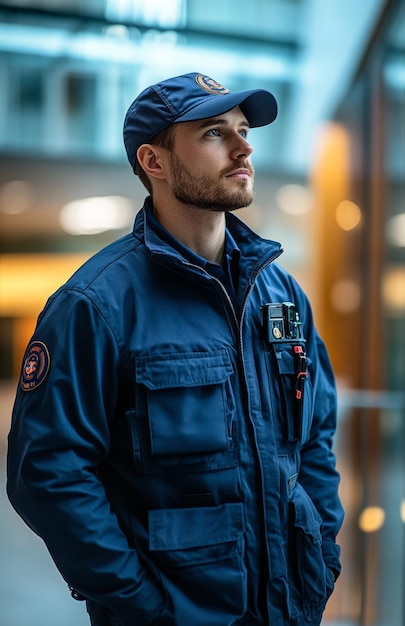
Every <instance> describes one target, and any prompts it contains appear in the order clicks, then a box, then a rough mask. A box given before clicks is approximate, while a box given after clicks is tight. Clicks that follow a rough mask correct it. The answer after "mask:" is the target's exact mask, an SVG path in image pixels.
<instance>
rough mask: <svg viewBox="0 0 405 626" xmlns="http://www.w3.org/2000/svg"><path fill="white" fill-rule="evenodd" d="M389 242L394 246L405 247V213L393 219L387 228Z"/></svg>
mask: <svg viewBox="0 0 405 626" xmlns="http://www.w3.org/2000/svg"><path fill="white" fill-rule="evenodd" d="M386 234H387V240H388V242H389V243H390V244H391V245H392V246H396V247H398V248H403V247H405V213H400V214H399V215H394V216H393V217H391V218H390V219H389V220H388V222H387V226H386Z"/></svg>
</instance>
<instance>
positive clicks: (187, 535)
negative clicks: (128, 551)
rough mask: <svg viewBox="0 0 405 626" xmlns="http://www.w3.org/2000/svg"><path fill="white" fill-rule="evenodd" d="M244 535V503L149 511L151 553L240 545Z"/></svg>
mask: <svg viewBox="0 0 405 626" xmlns="http://www.w3.org/2000/svg"><path fill="white" fill-rule="evenodd" d="M243 531H244V517H243V504H242V503H241V502H231V503H228V504H222V505H221V506H212V507H195V508H187V509H152V510H151V511H149V547H150V550H179V549H182V548H196V547H201V546H210V545H215V544H221V543H226V542H228V541H236V540H237V539H238V538H239V537H240V536H241V534H242V533H243Z"/></svg>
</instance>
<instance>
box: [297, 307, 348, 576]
mask: <svg viewBox="0 0 405 626" xmlns="http://www.w3.org/2000/svg"><path fill="white" fill-rule="evenodd" d="M307 311H308V320H309V324H307V325H306V330H305V333H306V338H307V353H308V356H309V359H310V362H311V365H310V371H311V378H312V382H313V387H314V416H313V422H312V428H311V434H310V439H309V441H308V442H307V443H306V444H305V446H304V447H303V448H302V450H301V467H300V473H299V481H300V483H301V485H302V486H303V487H304V489H305V490H306V492H307V493H308V495H309V496H310V498H311V500H312V501H313V503H314V505H315V506H316V508H317V510H318V512H319V513H320V516H321V518H322V539H323V541H322V550H323V555H324V559H325V563H326V564H327V566H328V567H329V568H330V569H331V570H333V572H334V574H335V576H337V575H338V574H339V572H340V569H341V566H340V561H339V555H340V548H339V546H338V545H337V544H336V537H337V534H338V532H339V530H340V527H341V525H342V522H343V508H342V505H341V502H340V498H339V494H338V489H339V482H340V476H339V473H338V472H337V470H336V458H335V454H334V450H333V443H334V436H335V432H336V415H337V395H336V388H335V379H334V374H333V371H332V367H331V364H330V360H329V357H328V354H327V350H326V347H325V344H324V342H323V341H322V339H321V338H320V337H319V335H318V333H317V331H316V329H315V327H314V324H313V320H312V315H311V311H310V308H309V305H308V307H307Z"/></svg>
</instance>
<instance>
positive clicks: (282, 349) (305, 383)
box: [267, 343, 314, 453]
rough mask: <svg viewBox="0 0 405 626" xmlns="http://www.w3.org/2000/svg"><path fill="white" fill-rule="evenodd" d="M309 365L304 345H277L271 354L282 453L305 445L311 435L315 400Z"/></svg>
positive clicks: (269, 364) (273, 390)
mask: <svg viewBox="0 0 405 626" xmlns="http://www.w3.org/2000/svg"><path fill="white" fill-rule="evenodd" d="M309 365H310V362H309V360H308V359H307V357H306V355H305V352H304V348H303V346H301V345H300V344H296V343H283V344H276V345H274V346H272V347H271V350H270V351H269V352H267V368H268V375H269V378H270V385H271V389H272V394H271V397H272V413H273V416H274V417H275V420H276V425H275V426H276V433H277V440H278V441H277V443H278V447H279V450H280V452H282V453H283V452H288V451H290V450H292V449H294V448H296V447H299V446H301V445H303V444H304V443H305V442H306V441H308V439H309V436H310V431H311V425H312V418H313V406H314V399H313V387H312V381H311V376H310V372H309ZM274 368H275V371H274ZM274 374H275V375H274ZM275 381H276V382H277V384H276V385H274V382H275Z"/></svg>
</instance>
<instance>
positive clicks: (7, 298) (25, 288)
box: [0, 254, 89, 317]
mask: <svg viewBox="0 0 405 626" xmlns="http://www.w3.org/2000/svg"><path fill="white" fill-rule="evenodd" d="M88 257H89V255H82V254H55V255H51V254H7V255H6V254H4V255H1V256H0V316H3V317H36V316H37V315H38V313H39V312H40V311H41V309H42V308H43V306H44V304H45V302H46V300H47V299H48V297H49V296H50V295H51V294H52V293H53V292H54V291H56V289H58V287H60V286H61V285H62V284H63V283H64V282H65V281H66V280H67V279H68V278H69V276H71V275H72V274H73V272H74V271H75V270H76V269H77V268H78V267H79V266H80V265H81V264H82V263H83V262H84V261H85V260H86V259H87V258H88Z"/></svg>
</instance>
